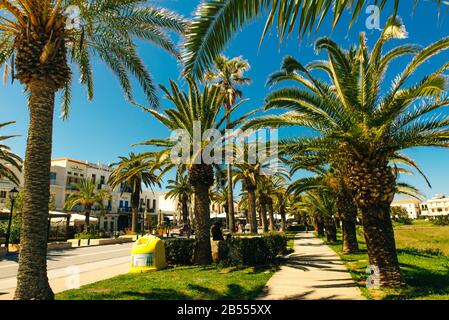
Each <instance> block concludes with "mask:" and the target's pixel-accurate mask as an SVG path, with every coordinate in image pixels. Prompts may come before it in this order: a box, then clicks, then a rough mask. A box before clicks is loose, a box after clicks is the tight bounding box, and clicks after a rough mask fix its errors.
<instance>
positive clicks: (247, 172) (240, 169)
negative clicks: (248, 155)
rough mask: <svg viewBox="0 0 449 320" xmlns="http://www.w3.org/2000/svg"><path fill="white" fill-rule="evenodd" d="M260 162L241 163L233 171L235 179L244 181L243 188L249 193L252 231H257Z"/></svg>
mask: <svg viewBox="0 0 449 320" xmlns="http://www.w3.org/2000/svg"><path fill="white" fill-rule="evenodd" d="M259 171H260V164H258V163H257V164H251V163H247V162H243V163H239V164H237V165H236V166H235V170H234V171H233V181H234V183H236V182H237V181H241V182H242V189H243V190H244V191H246V193H247V207H248V220H249V224H250V231H251V233H257V214H256V188H257V181H258V178H259Z"/></svg>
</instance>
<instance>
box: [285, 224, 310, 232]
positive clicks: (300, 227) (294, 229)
mask: <svg viewBox="0 0 449 320" xmlns="http://www.w3.org/2000/svg"><path fill="white" fill-rule="evenodd" d="M287 231H290V232H301V231H306V227H305V226H304V225H302V224H299V225H296V226H290V227H288V228H287ZM309 231H310V227H309Z"/></svg>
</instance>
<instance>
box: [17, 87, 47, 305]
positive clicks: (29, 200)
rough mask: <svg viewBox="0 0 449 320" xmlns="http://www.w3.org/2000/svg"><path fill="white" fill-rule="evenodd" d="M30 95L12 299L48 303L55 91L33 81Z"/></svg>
mask: <svg viewBox="0 0 449 320" xmlns="http://www.w3.org/2000/svg"><path fill="white" fill-rule="evenodd" d="M29 92H30V95H29V112H30V126H29V129H28V140H27V148H26V155H25V163H24V169H25V171H24V180H25V181H24V187H25V195H24V201H23V211H22V229H21V237H20V246H21V250H20V255H19V270H18V273H17V288H16V291H15V296H14V299H21V300H22V299H24V300H29V299H37V300H45V299H48V300H50V299H53V298H54V294H53V291H52V290H51V288H50V286H49V284H48V277H47V221H48V203H49V199H50V166H51V148H52V134H53V111H54V102H55V90H54V88H52V87H50V86H49V85H48V84H47V83H46V82H45V81H34V82H32V83H31V84H30V85H29Z"/></svg>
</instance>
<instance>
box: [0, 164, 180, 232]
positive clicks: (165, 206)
mask: <svg viewBox="0 0 449 320" xmlns="http://www.w3.org/2000/svg"><path fill="white" fill-rule="evenodd" d="M111 173H112V169H111V168H110V167H109V166H107V165H104V164H100V163H91V162H88V161H80V160H75V159H71V158H58V159H53V160H52V161H51V172H50V193H51V195H52V197H53V199H54V205H55V207H56V208H55V211H59V212H65V206H64V204H65V201H66V199H67V196H68V195H69V194H70V193H72V192H73V191H74V189H75V188H74V186H73V183H77V182H79V181H80V180H81V179H86V178H90V179H92V181H93V182H95V183H96V184H97V188H98V189H103V190H107V191H108V192H109V193H110V194H111V199H110V200H108V201H105V203H104V204H103V205H104V208H105V210H103V211H100V208H99V207H98V206H97V207H94V208H93V210H92V216H93V217H96V218H99V220H100V221H99V225H100V227H101V228H102V229H104V230H106V231H118V230H124V229H126V228H128V227H129V226H130V225H131V194H130V193H129V192H127V191H129V190H122V189H123V185H121V186H118V187H117V188H115V189H114V190H112V189H111V187H110V186H109V185H108V184H107V182H108V179H109V176H110V174H111ZM17 175H18V176H19V178H20V181H21V184H20V186H19V187H23V178H22V177H23V175H22V174H20V173H18V174H17ZM13 187H14V185H13V184H12V183H11V182H9V181H8V180H6V179H2V180H0V210H1V209H4V207H5V204H6V201H7V197H8V192H9V190H11V189H12V188H13ZM122 191H123V192H122ZM165 195H166V193H164V192H152V191H150V190H144V191H143V192H142V194H141V203H145V206H146V208H147V210H148V212H149V213H150V215H154V216H156V215H157V213H158V212H159V210H160V211H162V213H164V215H167V216H172V215H173V214H174V212H175V210H176V207H177V204H176V203H175V202H174V201H173V200H171V199H167V200H166V199H165ZM73 212H80V213H83V208H81V207H78V208H74V210H73ZM140 216H141V215H139V221H140V219H141V218H140Z"/></svg>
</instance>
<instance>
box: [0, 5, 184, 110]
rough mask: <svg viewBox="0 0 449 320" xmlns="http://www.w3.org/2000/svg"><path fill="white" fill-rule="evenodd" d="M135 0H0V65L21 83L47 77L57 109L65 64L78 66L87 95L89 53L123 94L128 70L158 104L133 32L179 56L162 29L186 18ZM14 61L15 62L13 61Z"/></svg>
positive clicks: (180, 26) (66, 77)
mask: <svg viewBox="0 0 449 320" xmlns="http://www.w3.org/2000/svg"><path fill="white" fill-rule="evenodd" d="M139 2H141V1H137V0H130V1H117V0H108V1H100V0H94V1H81V0H62V1H56V0H48V1H31V0H21V1H17V2H15V1H14V2H13V1H9V0H3V1H1V2H0V3H1V18H2V21H1V23H0V37H1V47H0V49H1V54H0V65H3V64H4V63H8V61H9V60H11V61H12V65H9V64H7V68H8V70H10V71H11V75H12V77H13V79H14V78H15V79H18V80H20V82H21V83H23V84H24V85H25V86H26V87H28V86H29V85H30V84H32V83H33V81H36V80H42V79H44V78H47V77H49V82H48V84H49V85H52V86H53V87H54V88H55V89H59V88H63V89H64V93H63V98H64V99H63V114H64V115H65V116H67V114H68V107H69V103H70V92H71V90H70V85H71V82H72V80H71V78H72V76H71V74H72V72H71V70H70V68H71V66H70V65H68V61H70V62H72V63H73V64H74V65H76V66H77V67H78V70H79V72H80V80H81V81H80V82H81V84H82V85H84V86H86V87H87V95H88V98H89V99H92V97H93V74H92V58H93V57H97V58H100V59H101V60H103V62H104V63H105V64H106V66H108V67H109V68H110V69H111V70H112V72H114V74H115V75H116V76H117V78H118V79H119V81H120V84H121V86H122V88H123V90H124V92H125V94H126V97H127V98H128V99H129V100H132V99H133V94H132V90H131V81H130V75H133V76H135V77H136V78H137V79H138V81H139V83H140V85H141V87H142V88H143V90H144V92H145V94H146V96H147V98H148V101H149V102H150V103H151V104H152V105H157V104H158V98H157V97H156V95H155V85H154V84H153V81H152V79H151V76H150V74H149V73H148V71H147V70H146V68H145V66H144V64H143V62H142V61H141V59H140V58H139V55H138V53H137V50H136V45H135V42H134V38H140V39H143V40H146V41H149V42H151V43H153V44H154V45H156V46H158V47H161V48H163V49H164V50H166V51H167V52H169V53H170V54H172V55H173V56H175V57H177V58H179V53H178V52H177V49H176V46H175V45H174V43H173V42H172V40H171V39H170V37H169V36H168V34H167V33H166V32H165V30H170V31H175V32H178V33H183V32H184V30H185V27H186V25H187V22H186V21H185V20H184V19H183V18H181V17H180V16H178V15H176V14H175V13H173V12H170V11H168V10H164V9H158V8H153V7H149V6H139V5H138V3H139ZM14 65H15V66H14Z"/></svg>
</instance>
